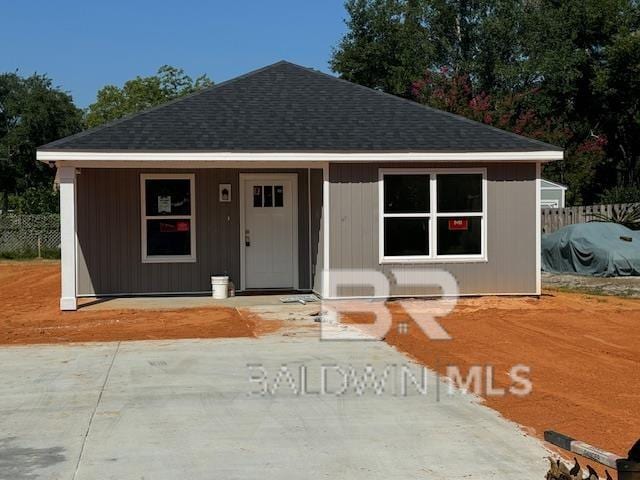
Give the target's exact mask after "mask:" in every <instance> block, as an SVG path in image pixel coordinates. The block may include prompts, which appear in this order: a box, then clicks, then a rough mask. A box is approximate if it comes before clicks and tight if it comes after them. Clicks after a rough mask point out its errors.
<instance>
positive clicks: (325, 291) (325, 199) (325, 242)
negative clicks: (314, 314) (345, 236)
mask: <svg viewBox="0 0 640 480" xmlns="http://www.w3.org/2000/svg"><path fill="white" fill-rule="evenodd" d="M329 186H330V184H329V163H328V162H327V163H325V164H324V165H323V166H322V233H323V235H322V258H323V261H324V265H323V267H322V297H323V298H329V296H330V286H331V283H330V278H329V267H330V265H331V263H330V258H329V255H330V253H331V248H330V245H329V242H330V239H331V235H330V234H329V225H330V222H329Z"/></svg>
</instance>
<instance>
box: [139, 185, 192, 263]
mask: <svg viewBox="0 0 640 480" xmlns="http://www.w3.org/2000/svg"><path fill="white" fill-rule="evenodd" d="M140 188H141V212H142V228H141V230H142V262H143V263H174V262H175V263H178V262H195V261H196V231H195V176H194V175H193V174H186V173H176V174H170V173H147V174H142V175H140Z"/></svg>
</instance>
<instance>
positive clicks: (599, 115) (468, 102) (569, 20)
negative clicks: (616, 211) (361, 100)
mask: <svg viewBox="0 0 640 480" xmlns="http://www.w3.org/2000/svg"><path fill="white" fill-rule="evenodd" d="M381 5H382V6H384V7H385V8H382V7H381ZM346 8H347V13H348V15H349V18H348V20H347V22H346V23H347V26H348V27H349V30H348V32H347V34H346V35H345V37H344V38H343V40H342V42H341V43H340V44H339V45H338V47H337V48H336V49H335V51H334V53H333V58H332V62H331V66H332V68H333V69H334V71H336V72H338V73H340V75H342V76H343V77H345V78H347V79H349V80H352V81H356V82H359V83H362V84H364V85H368V86H373V87H377V88H381V89H383V90H385V91H387V92H389V93H394V94H399V95H407V93H406V92H408V91H410V89H409V85H411V84H412V83H414V82H416V81H417V82H418V83H417V87H418V88H415V87H416V85H415V84H414V87H413V89H412V91H411V94H413V95H411V94H410V95H408V96H413V97H414V98H415V99H417V100H418V101H420V102H422V103H425V104H428V105H431V106H434V107H436V108H442V109H444V110H448V111H452V112H455V113H458V114H461V115H464V116H468V117H470V118H474V119H476V120H480V121H484V122H485V123H490V124H492V125H497V126H499V127H501V128H504V129H507V130H512V131H514V132H517V133H521V134H523V135H529V136H533V137H535V138H541V139H544V140H547V141H550V142H552V143H555V144H557V145H560V146H562V147H564V148H565V151H566V155H565V160H564V161H561V162H553V163H551V164H549V165H547V166H546V167H545V175H547V176H549V177H550V178H551V179H554V180H557V181H560V182H563V183H567V184H568V185H569V187H570V196H569V198H568V199H569V201H573V202H574V203H582V202H584V203H589V202H595V201H597V200H598V198H599V196H600V194H601V193H602V192H604V191H608V190H610V189H612V188H614V187H616V186H618V185H620V186H623V187H624V188H627V189H630V190H633V189H638V188H639V186H640V113H639V112H640V108H639V107H640V105H639V104H640V5H639V2H638V1H637V0H536V1H530V0H413V1H411V2H410V1H409V0H396V1H391V0H386V1H385V0H349V1H347V3H346ZM410 12H411V14H410ZM407 18H416V19H418V21H416V22H414V23H413V24H412V25H413V29H412V30H411V32H412V33H411V38H413V39H419V42H421V43H420V45H424V47H423V48H420V49H419V50H418V53H416V50H415V49H414V50H412V49H411V48H409V47H407V46H406V45H405V44H404V43H403V41H404V40H405V39H406V38H407V35H406V34H405V33H404V32H405V31H406V29H407V26H406V25H407V21H406V19H407ZM389 66H393V67H395V68H389ZM418 70H420V73H419V74H416V72H417V71H418ZM425 72H426V73H425Z"/></svg>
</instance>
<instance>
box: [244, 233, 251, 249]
mask: <svg viewBox="0 0 640 480" xmlns="http://www.w3.org/2000/svg"><path fill="white" fill-rule="evenodd" d="M244 246H245V247H250V246H251V237H250V232H249V230H245V231H244Z"/></svg>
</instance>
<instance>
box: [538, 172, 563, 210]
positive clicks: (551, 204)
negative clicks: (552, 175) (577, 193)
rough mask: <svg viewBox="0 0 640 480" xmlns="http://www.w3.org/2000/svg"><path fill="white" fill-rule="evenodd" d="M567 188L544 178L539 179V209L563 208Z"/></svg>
mask: <svg viewBox="0 0 640 480" xmlns="http://www.w3.org/2000/svg"><path fill="white" fill-rule="evenodd" d="M566 193H567V187H566V186H565V185H562V184H560V183H556V182H552V181H551V180H546V179H544V178H541V179H540V208H564V198H565V196H566Z"/></svg>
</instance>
